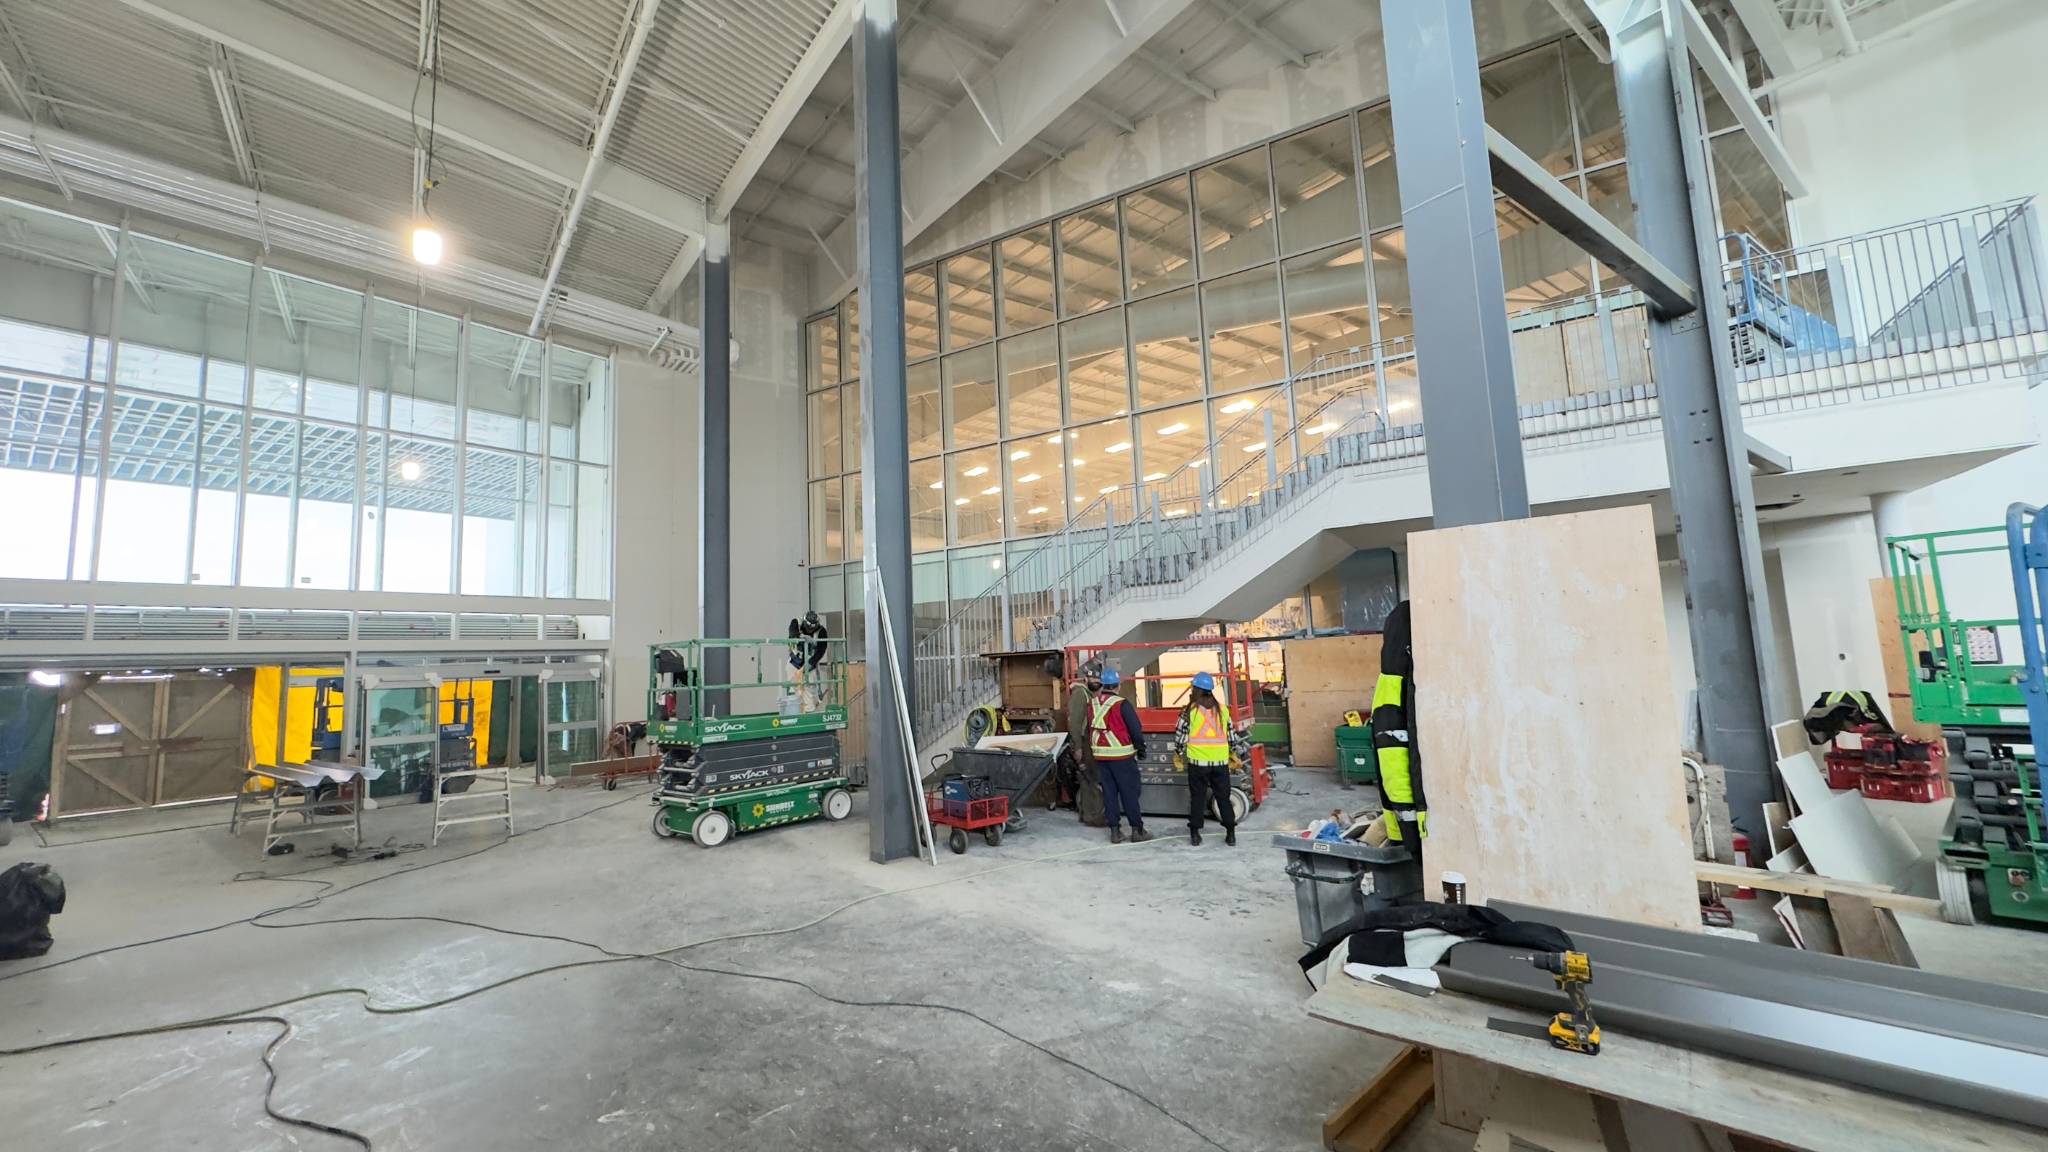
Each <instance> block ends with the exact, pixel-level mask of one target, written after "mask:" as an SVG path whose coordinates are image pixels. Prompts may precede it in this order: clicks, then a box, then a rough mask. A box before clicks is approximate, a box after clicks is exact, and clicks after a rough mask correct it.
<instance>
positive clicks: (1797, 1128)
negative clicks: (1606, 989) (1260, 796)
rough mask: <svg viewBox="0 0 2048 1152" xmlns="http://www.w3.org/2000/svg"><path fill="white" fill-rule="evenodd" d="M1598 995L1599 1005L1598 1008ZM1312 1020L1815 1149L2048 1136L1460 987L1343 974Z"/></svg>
mask: <svg viewBox="0 0 2048 1152" xmlns="http://www.w3.org/2000/svg"><path fill="white" fill-rule="evenodd" d="M1599 1010H1600V1004H1599V999H1598V994H1597V989H1596V991H1595V999H1594V1002H1593V1011H1594V1014H1595V1015H1596V1016H1597V1015H1598V1014H1599ZM1308 1012H1309V1015H1311V1016H1313V1017H1315V1018H1317V1019H1319V1020H1327V1021H1329V1022H1331V1023H1333V1024H1342V1025H1344V1026H1345V1027H1347V1028H1356V1029H1358V1030H1360V1031H1362V1032H1370V1033H1372V1034H1373V1035H1375V1036H1385V1037H1388V1038H1389V1039H1394V1040H1401V1041H1405V1042H1407V1043H1409V1044H1414V1045H1416V1046H1418V1047H1421V1048H1427V1049H1430V1050H1432V1051H1435V1052H1439V1053H1454V1054H1457V1055H1460V1056H1466V1057H1470V1058H1472V1059H1474V1060H1477V1061H1480V1062H1482V1063H1484V1064H1488V1065H1492V1066H1494V1067H1499V1068H1508V1069H1513V1070H1514V1071H1517V1072H1521V1073H1524V1074H1526V1075H1528V1076H1532V1077H1535V1078H1537V1079H1540V1080H1545V1081H1549V1082H1552V1083H1556V1084H1562V1085H1565V1086H1567V1087H1571V1088H1577V1089H1581V1090H1583V1091H1586V1092H1590V1093H1592V1094H1594V1095H1597V1096H1605V1097H1608V1098H1610V1099H1613V1100H1617V1101H1621V1102H1624V1103H1633V1104H1639V1105H1643V1106H1645V1107H1649V1108H1657V1109H1662V1110H1664V1111H1667V1112H1671V1113H1674V1114H1676V1115H1679V1116H1683V1117H1686V1118H1688V1119H1691V1120H1695V1121H1699V1122H1700V1123H1702V1124H1705V1125H1711V1126H1714V1127H1718V1128H1722V1129H1725V1130H1727V1131H1729V1132H1731V1133H1735V1134H1738V1135H1742V1136H1749V1137H1754V1138H1756V1139H1759V1140H1767V1141H1770V1142H1772V1143H1776V1144H1780V1145H1783V1146H1785V1147H1787V1148H1794V1149H1800V1150H1802V1152H1804V1150H1812V1152H1843V1150H1847V1152H1990V1150H1993V1149H1996V1150H1998V1152H2007V1150H2012V1152H2019V1150H2022V1149H2041V1150H2048V1132H2042V1131H2038V1130H2034V1129H2027V1128H2021V1127H2019V1126H2017V1125H2012V1124H2006V1123H2002V1122H1999V1121H1994V1120H1985V1119H1981V1118H1979V1117H1974V1116H1969V1115H1965V1114H1963V1113H1959V1112H1950V1111H1947V1110H1945V1109H1941V1108H1937V1107H1934V1106H1932V1105H1928V1104H1923V1103H1921V1102H1919V1101H1917V1100H1903V1099H1897V1098H1894V1097H1890V1096H1886V1095H1883V1094H1880V1093H1877V1092H1870V1091H1866V1090H1864V1089H1860V1088H1851V1087H1847V1086H1845V1085H1841V1084H1835V1083H1832V1082H1830V1081H1826V1080H1819V1079H1815V1078H1813V1077H1810V1076H1803V1075H1800V1074H1798V1073H1796V1072H1790V1071H1787V1070H1785V1069H1781V1068H1772V1067H1767V1066H1764V1065H1759V1064H1750V1063H1747V1062H1745V1061H1741V1060H1736V1059H1732V1058H1730V1057H1725V1056H1716V1055H1712V1054H1710V1053H1705V1052H1699V1051H1696V1050H1694V1049H1690V1048H1681V1047H1676V1046H1673V1045H1669V1044H1662V1043H1658V1042H1656V1041H1652V1040H1643V1039H1638V1038H1635V1037H1631V1036H1623V1035H1620V1034H1617V1033H1616V1032H1614V1031H1613V1030H1611V1029H1609V1030H1607V1031H1606V1035H1605V1036H1604V1037H1603V1038H1602V1041H1601V1049H1600V1054H1599V1055H1598V1056H1590V1057H1589V1056H1581V1055H1578V1054H1576V1053H1572V1052H1562V1051H1559V1050H1557V1049H1555V1048H1552V1047H1550V1046H1549V1045H1547V1044H1544V1043H1542V1042H1540V1041H1537V1040H1533V1039H1530V1038H1528V1037H1525V1036H1517V1035H1514V1034H1512V1033H1507V1032H1495V1031H1491V1030H1489V1029H1488V1028H1487V1027H1486V1021H1487V1018H1488V1017H1500V1018H1503V1019H1511V1020H1526V1021H1532V1022H1534V1021H1538V1020H1540V1019H1542V1017H1540V1016H1539V1015H1538V1014H1536V1013H1533V1012H1526V1011H1523V1010H1521V1009H1518V1008H1512V1007H1509V1006H1507V1005H1504V1004H1498V1003H1495V1002H1493V1001H1489V1000H1480V999H1476V998H1473V997H1469V996H1463V995H1459V994H1458V993H1455V992H1439V993H1437V994H1436V995H1434V996H1430V997H1427V998H1424V997H1419V996H1412V995H1409V994H1408V993H1405V992H1398V991H1395V990H1394V989H1391V988H1379V987H1374V986H1372V985H1369V984H1364V983H1361V982H1360V981H1357V980H1353V979H1351V978H1350V977H1348V976H1337V977H1335V978H1334V979H1333V980H1332V981H1331V982H1330V984H1329V986H1328V987H1326V988H1323V989H1322V990H1321V991H1318V992H1317V993H1316V994H1315V995H1314V996H1312V997H1310V998H1309V1001H1308Z"/></svg>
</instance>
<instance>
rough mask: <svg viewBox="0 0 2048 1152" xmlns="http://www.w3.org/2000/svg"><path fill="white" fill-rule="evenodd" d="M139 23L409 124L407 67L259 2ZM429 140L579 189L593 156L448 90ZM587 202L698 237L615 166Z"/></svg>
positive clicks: (604, 168)
mask: <svg viewBox="0 0 2048 1152" xmlns="http://www.w3.org/2000/svg"><path fill="white" fill-rule="evenodd" d="M119 2H120V3H122V4H125V5H127V6H128V7H130V8H133V9H135V10H136V11H138V12H141V13H142V14H144V15H146V16H149V17H152V18H154V19H157V20H161V21H163V22H164V23H167V24H170V25H172V26H173V27H176V28H181V29H183V30H185V31H187V32H190V33H192V34H194V35H197V36H202V37H205V38H206V39H208V40H212V41H214V42H216V43H218V44H221V45H224V46H225V47H227V48H229V49H232V50H233V51H236V52H239V53H241V54H243V55H245V56H248V57H251V58H252V59H257V60H261V61H263V62H264V63H265V64H268V65H270V66H271V67H274V68H282V69H284V70H285V71H287V72H290V73H291V74H292V75H294V76H296V77H298V78H299V79H301V80H304V81H306V82H308V83H310V84H314V85H316V86H318V87H320V88H323V89H325V90H327V91H328V92H331V93H333V94H334V95H336V96H340V97H343V98H344V99H347V100H349V101H352V102H354V103H356V104H359V105H361V106H363V107H366V108H370V109H373V110H375V111H377V112H379V113H381V114H383V115H385V116H389V117H392V118H395V119H398V120H401V121H404V122H406V123H408V124H410V123H411V122H412V98H413V89H414V86H415V84H414V82H415V81H416V80H417V79H418V74H417V73H416V72H415V71H414V70H413V69H412V68H411V67H409V66H407V65H405V64H401V63H399V62H397V61H395V60H392V59H390V58H388V57H386V56H384V55H382V54H380V53H378V52H375V51H372V50H371V49H369V48H365V47H363V46H362V45H361V44H358V43H357V42H355V41H353V40H350V39H348V38H347V37H345V36H342V35H340V34H338V33H335V32H331V31H328V30H327V29H325V28H323V27H321V26H320V25H318V24H315V23H313V22H312V21H310V20H306V19H303V18H301V17H298V16H294V15H292V14H291V13H289V12H286V11H285V10H283V9H281V8H278V7H276V6H275V5H271V4H267V3H264V2H263V0H119ZM435 131H436V132H438V133H439V134H440V135H441V136H443V137H445V138H447V139H449V140H453V141H455V142H456V143H458V144H461V145H463V146H465V147H469V148H474V149H477V150H478V151H480V152H485V153H488V154H489V155H491V156H494V157H496V158H497V159H499V160H502V161H504V162H505V163H507V164H511V165H513V166H514V167H517V168H519V169H522V170H523V171H526V172H530V173H532V174H534V175H536V176H539V177H541V178H542V179H545V180H549V181H552V182H554V183H556V184H559V185H561V186H562V187H564V188H574V187H576V186H577V185H578V184H579V183H580V182H581V181H582V178H583V172H584V170H585V168H587V167H588V166H589V164H590V159H591V150H589V149H585V148H583V147H581V146H580V145H578V144H576V143H574V142H572V141H570V140H567V139H564V138H563V137H562V136H560V135H558V134H556V133H554V132H552V131H549V130H548V129H546V128H544V127H542V126H541V125H539V124H536V123H535V122H533V121H532V120H529V119H527V118H526V117H524V116H521V115H520V114H518V113H517V112H514V111H512V110H510V109H507V108H505V107H504V106H502V105H499V104H496V103H493V102H492V101H489V100H486V99H483V98H482V97H479V96H475V95H472V94H470V93H468V92H465V91H463V90H461V89H459V88H452V87H444V88H443V89H442V91H441V95H440V104H439V107H438V108H437V109H436V112H435ZM591 195H592V196H594V197H596V198H597V199H598V200H601V201H603V202H605V203H607V204H610V205H612V206H613V207H615V208H618V209H620V210H622V211H625V212H630V213H632V214H633V215H635V216H638V217H640V218H641V219H643V220H646V221H648V222H649V223H651V224H655V225H658V226H661V227H664V228H669V229H672V230H674V231H677V232H686V233H692V234H698V235H701V234H702V233H703V231H704V225H705V205H704V202H703V201H702V200H700V199H698V198H696V197H694V196H690V195H688V194H686V193H683V192H679V191H677V190H676V189H674V188H670V187H668V186H667V185H664V184H662V183H660V182H658V181H655V180H651V179H648V178H647V177H645V176H642V175H640V174H639V173H637V172H634V171H632V170H630V169H627V168H623V167H620V166H619V165H617V164H610V163H603V164H601V165H600V167H599V170H598V174H597V178H596V180H595V181H594V182H593V184H592V188H591Z"/></svg>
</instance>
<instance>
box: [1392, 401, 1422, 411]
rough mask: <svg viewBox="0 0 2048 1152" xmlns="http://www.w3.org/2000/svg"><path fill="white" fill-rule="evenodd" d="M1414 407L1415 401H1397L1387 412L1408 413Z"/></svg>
mask: <svg viewBox="0 0 2048 1152" xmlns="http://www.w3.org/2000/svg"><path fill="white" fill-rule="evenodd" d="M1413 407H1415V401H1413V400H1396V401H1394V402H1393V403H1392V404H1389V405H1387V411H1389V412H1406V411H1407V410H1409V409H1410V408H1413Z"/></svg>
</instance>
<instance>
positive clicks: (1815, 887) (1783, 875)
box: [1693, 860, 1941, 916]
mask: <svg viewBox="0 0 2048 1152" xmlns="http://www.w3.org/2000/svg"><path fill="white" fill-rule="evenodd" d="M1693 875H1694V876H1697V877H1698V878H1699V879H1700V880H1701V881H1703V882H1705V883H1708V884H1719V885H1722V886H1724V887H1729V888H1761V889H1763V890H1764V891H1766V892H1781V893H1783V894H1785V895H1787V896H1817V897H1820V898H1822V899H1825V898H1826V897H1827V896H1828V895H1829V894H1830V893H1833V892H1849V893H1853V894H1855V895H1858V896H1863V897H1866V898H1867V899H1869V901H1870V902H1871V903H1872V904H1875V905H1876V906H1878V907H1879V908H1892V909H1896V910H1897V911H1900V912H1920V913H1925V914H1927V915H1930V916H1938V915H1940V914H1941V902H1940V901H1939V900H1936V899H1934V898H1933V897H1931V896H1912V895H1909V894H1907V893H1904V892H1892V891H1888V890H1886V889H1884V888H1880V887H1878V886H1876V885H1874V884H1858V883H1856V882H1854V881H1852V880H1837V879H1835V878H1834V877H1832V876H1819V875H1816V874H1814V873H1811V872H1772V871H1769V870H1767V869H1764V868H1745V867H1743V866H1741V865H1739V864H1714V863H1709V862H1707V861H1704V860H1702V861H1698V862H1696V863H1694V865H1693Z"/></svg>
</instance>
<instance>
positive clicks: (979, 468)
mask: <svg viewBox="0 0 2048 1152" xmlns="http://www.w3.org/2000/svg"><path fill="white" fill-rule="evenodd" d="M987 471H988V465H986V464H976V465H975V466H974V467H972V468H969V469H968V470H967V471H965V472H962V473H961V475H962V476H980V475H983V474H985V473H986V472H987Z"/></svg>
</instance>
